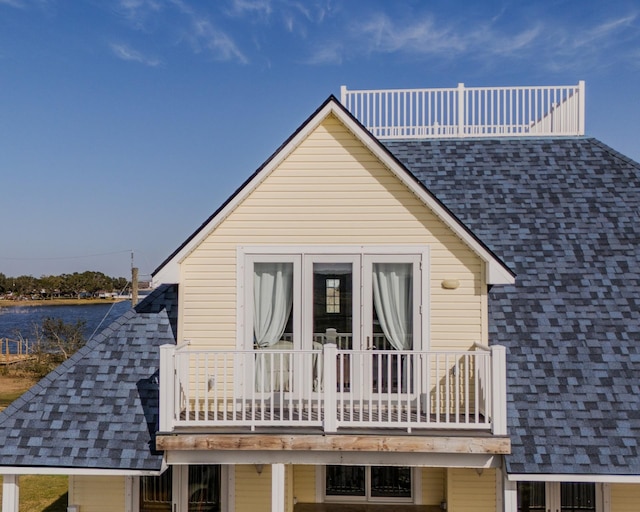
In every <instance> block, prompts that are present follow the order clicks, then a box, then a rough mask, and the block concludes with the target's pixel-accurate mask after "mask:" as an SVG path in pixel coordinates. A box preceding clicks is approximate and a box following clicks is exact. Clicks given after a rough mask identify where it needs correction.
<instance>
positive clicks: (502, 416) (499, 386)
mask: <svg viewBox="0 0 640 512" xmlns="http://www.w3.org/2000/svg"><path fill="white" fill-rule="evenodd" d="M491 394H492V396H491V403H492V411H491V425H492V432H493V434H494V435H496V436H506V435H507V350H506V349H505V348H504V347H503V346H501V345H494V346H492V347H491Z"/></svg>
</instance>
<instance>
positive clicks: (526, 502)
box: [518, 482, 545, 512]
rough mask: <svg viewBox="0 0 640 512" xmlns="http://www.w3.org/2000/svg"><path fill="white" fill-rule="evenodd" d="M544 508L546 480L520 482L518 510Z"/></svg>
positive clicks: (534, 511)
mask: <svg viewBox="0 0 640 512" xmlns="http://www.w3.org/2000/svg"><path fill="white" fill-rule="evenodd" d="M544 510H545V484H544V482H518V512H538V511H544Z"/></svg>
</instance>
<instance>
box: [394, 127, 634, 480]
mask: <svg viewBox="0 0 640 512" xmlns="http://www.w3.org/2000/svg"><path fill="white" fill-rule="evenodd" d="M386 146H387V148H388V149H389V150H390V151H391V152H392V153H393V154H394V155H395V156H396V157H397V158H399V159H400V160H401V161H402V162H403V163H404V164H405V165H406V166H407V167H408V168H409V169H410V170H411V171H412V172H413V173H414V174H415V176H416V177H417V178H418V179H419V180H420V181H421V182H422V183H423V184H424V185H425V186H426V187H427V188H428V189H429V190H430V191H431V192H432V193H434V194H435V195H436V196H437V197H438V198H439V199H440V200H441V201H442V202H443V203H444V204H445V205H446V206H447V207H448V208H449V209H450V210H451V211H452V212H453V213H454V214H455V215H456V216H457V217H458V218H459V219H460V220H461V221H462V222H464V223H465V224H466V225H467V226H468V227H469V228H470V229H471V230H472V231H473V232H474V233H475V234H476V235H477V236H478V237H479V238H480V239H481V240H482V241H483V242H485V243H486V244H487V245H488V246H489V247H490V248H491V249H492V250H493V251H494V252H495V253H496V254H497V255H498V256H499V257H500V258H501V259H502V260H503V261H504V262H505V263H506V264H507V265H508V266H509V267H510V268H511V269H512V270H513V271H515V272H516V274H517V278H516V284H515V285H513V286H498V287H495V288H493V290H492V291H491V293H490V302H489V310H490V338H491V342H492V343H493V344H502V345H505V346H506V347H507V351H508V352H507V366H508V370H507V371H508V400H509V404H508V416H509V417H508V422H509V423H508V424H509V433H510V436H511V440H512V450H513V453H512V454H511V455H510V456H508V457H507V469H508V471H509V472H510V473H523V474H530V473H562V474H567V473H578V474H598V473H599V474H619V475H631V474H632V475H638V474H640V454H639V447H640V166H639V165H638V164H637V163H635V162H633V161H631V160H629V159H628V158H626V157H624V156H622V155H620V154H618V153H616V152H615V151H613V150H611V149H610V148H608V147H607V146H605V145H604V144H602V143H600V142H598V141H596V140H594V139H551V140H550V139H545V140H542V139H539V140H505V139H503V140H456V141H452V140H446V141H416V142H407V141H403V142H389V143H387V144H386Z"/></svg>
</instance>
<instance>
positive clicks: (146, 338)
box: [0, 286, 177, 474]
mask: <svg viewBox="0 0 640 512" xmlns="http://www.w3.org/2000/svg"><path fill="white" fill-rule="evenodd" d="M176 323H177V286H163V287H160V288H158V289H157V290H155V291H154V292H152V293H151V294H150V295H149V296H148V297H147V298H146V299H145V300H144V301H142V302H141V303H140V304H138V305H137V306H136V307H135V308H134V309H131V310H130V311H129V312H127V313H125V314H124V315H123V316H122V317H120V318H119V319H118V320H116V321H115V322H113V323H112V324H111V325H110V326H109V327H108V328H106V329H105V330H104V331H102V333H101V334H99V335H98V336H96V337H95V338H93V339H92V340H90V341H89V342H88V343H87V344H86V345H85V346H84V347H83V348H82V349H81V350H79V351H78V352H77V353H76V354H74V355H73V356H72V357H71V358H70V359H69V360H67V361H66V362H65V363H63V364H62V365H60V366H59V367H58V368H57V369H56V370H54V371H53V372H52V373H50V374H49V375H47V376H46V377H45V378H44V379H42V380H41V381H40V382H39V383H38V384H36V385H35V386H34V387H33V388H31V389H30V390H29V391H28V392H27V393H25V394H24V395H23V396H22V397H20V398H19V399H18V400H16V401H15V402H14V403H12V404H11V405H10V406H9V407H8V408H7V409H6V410H4V411H3V412H2V413H0V440H1V442H0V474H1V473H3V472H7V471H8V469H9V468H11V470H10V471H9V472H15V468H20V467H24V468H31V469H30V470H29V471H30V472H34V469H33V468H42V471H43V472H55V471H57V470H60V472H62V473H64V471H63V469H64V468H87V469H101V470H105V471H120V472H122V471H131V472H157V471H159V470H160V469H161V467H162V453H159V452H156V451H155V439H154V436H155V432H156V430H157V418H158V363H159V346H160V345H163V344H167V343H175V339H176ZM3 468H4V471H3Z"/></svg>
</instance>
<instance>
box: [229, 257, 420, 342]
mask: <svg viewBox="0 0 640 512" xmlns="http://www.w3.org/2000/svg"><path fill="white" fill-rule="evenodd" d="M407 255H415V256H418V257H419V259H420V270H421V281H420V289H419V293H420V298H421V300H420V310H418V311H416V313H417V314H418V318H419V320H418V325H419V328H420V336H419V339H420V344H419V346H416V345H417V344H415V345H414V350H428V349H429V347H430V346H431V339H430V329H429V325H430V323H431V319H430V309H431V308H430V307H429V305H430V304H431V297H430V293H429V282H430V268H431V265H430V251H429V246H426V245H327V246H319V245H250V246H238V248H237V252H236V265H237V293H236V306H237V307H236V348H237V349H238V350H245V349H247V348H248V346H247V342H246V340H247V339H252V337H253V333H252V332H251V330H252V326H251V325H247V324H248V323H249V322H247V319H248V318H250V316H249V315H250V313H251V310H250V309H248V308H252V307H253V306H252V301H251V289H252V288H251V287H252V285H253V279H252V265H251V263H252V262H254V261H257V260H259V261H283V262H284V261H293V260H294V258H296V257H300V258H301V259H300V263H299V264H298V265H299V270H298V271H296V268H295V266H296V265H295V263H294V301H295V300H296V298H297V299H299V300H300V302H299V303H300V304H303V308H304V309H303V310H302V311H301V314H300V315H299V319H296V318H294V331H295V329H296V324H295V322H301V324H300V325H298V332H297V334H295V333H294V346H295V347H300V346H301V341H300V339H299V340H298V341H297V342H296V340H295V338H296V337H298V338H300V336H301V333H302V332H304V330H305V326H306V325H308V322H310V317H309V309H308V306H307V305H306V303H307V302H309V301H302V294H304V290H305V289H306V287H308V283H306V282H305V279H306V277H305V276H306V273H307V272H306V269H307V263H306V262H307V261H308V260H310V259H311V260H312V259H313V258H314V257H317V258H318V260H319V261H320V260H324V259H325V258H327V260H330V259H331V258H330V256H336V257H339V256H345V257H352V256H359V257H360V262H361V263H360V264H361V266H362V265H364V260H365V256H366V257H373V256H382V257H383V258H382V259H385V260H386V259H387V257H398V258H401V257H402V256H407ZM283 257H284V258H285V259H282V258H283ZM279 258H280V259H279ZM289 258H291V259H289ZM336 261H337V259H336ZM354 270H355V269H354ZM296 273H297V274H298V276H299V279H301V281H300V284H299V285H298V288H295V286H296ZM363 285H364V283H360V286H363ZM354 287H355V286H354ZM296 294H299V295H298V296H297V297H296ZM355 320H356V319H355V318H354V323H355ZM358 320H359V322H360V323H362V316H360V318H359V319H358Z"/></svg>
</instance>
